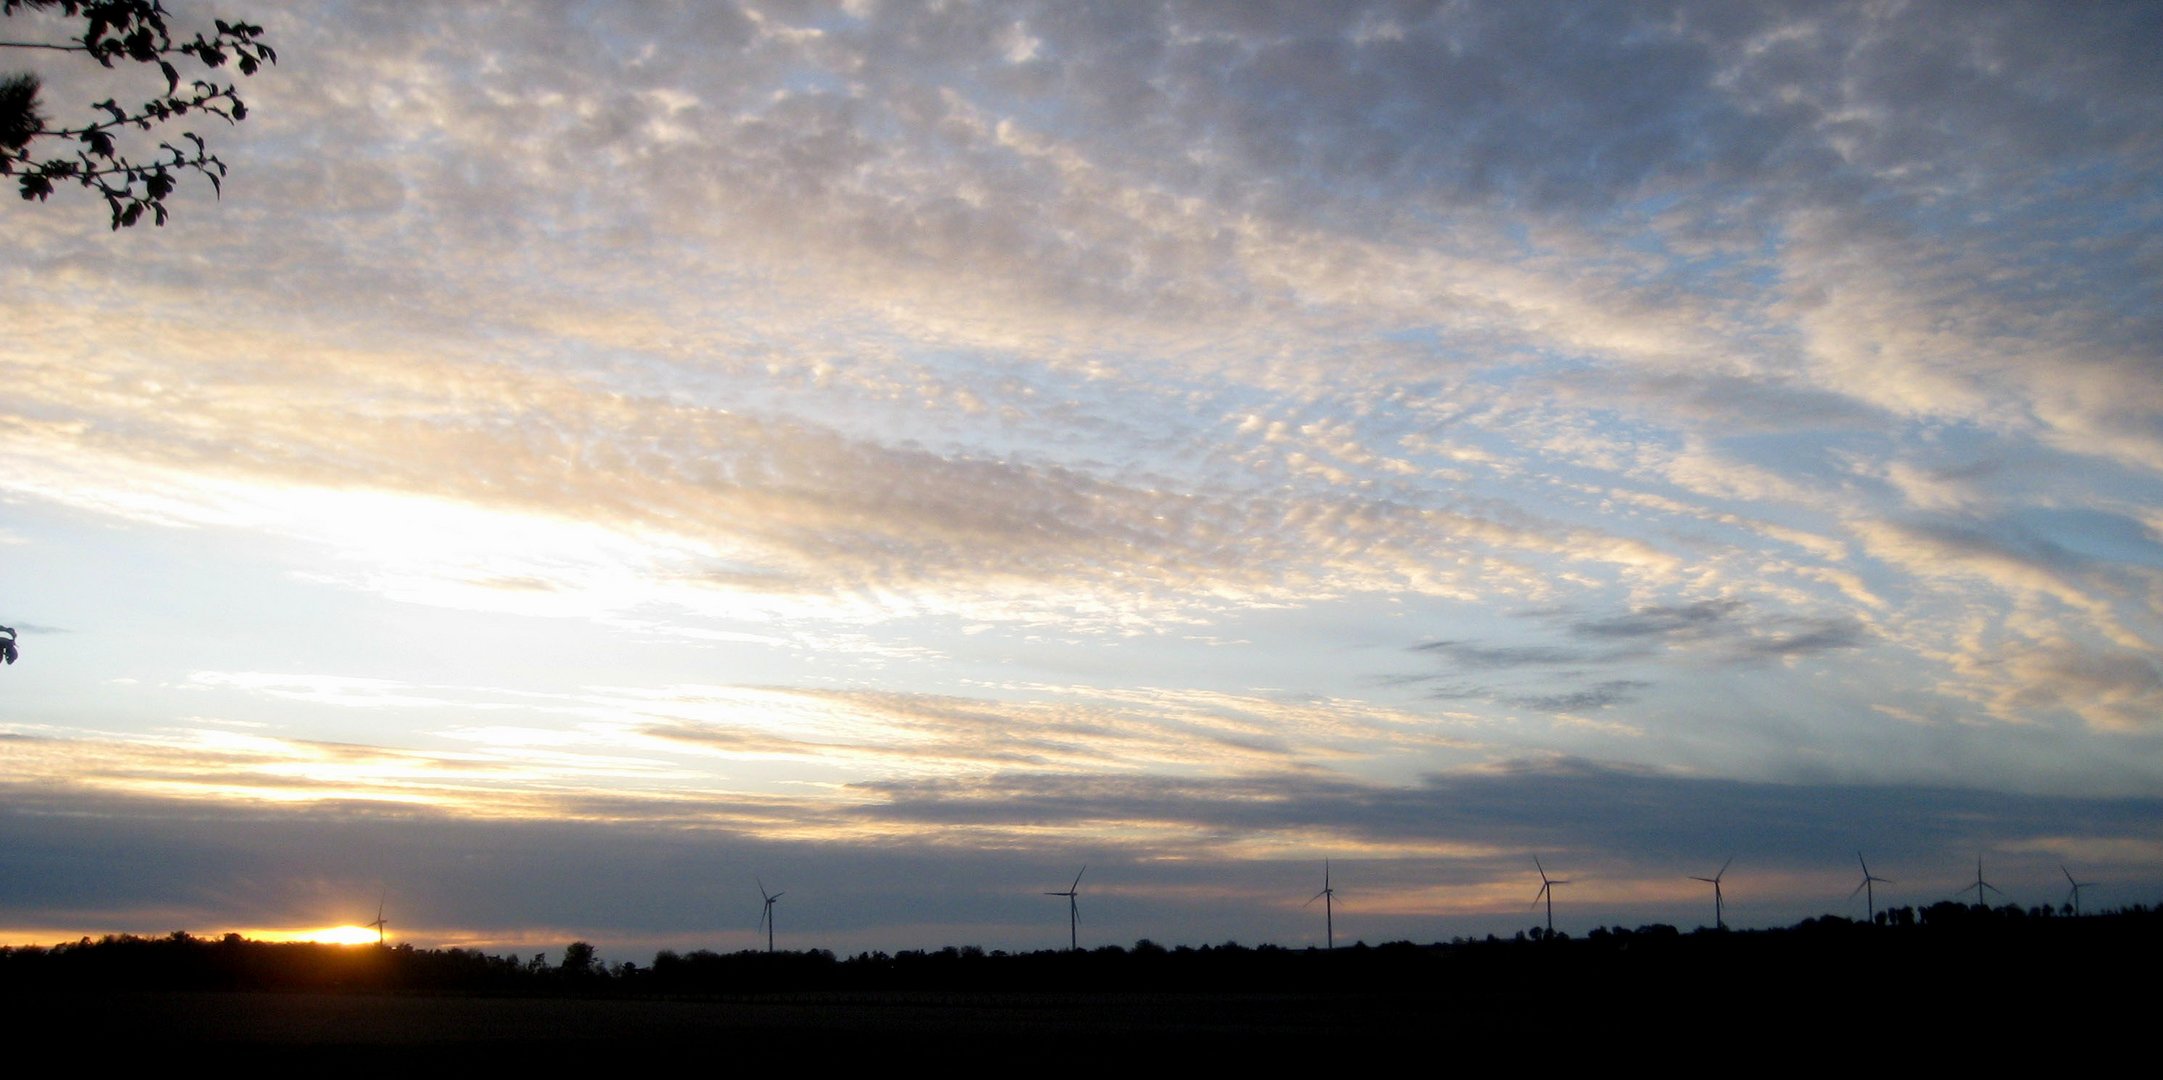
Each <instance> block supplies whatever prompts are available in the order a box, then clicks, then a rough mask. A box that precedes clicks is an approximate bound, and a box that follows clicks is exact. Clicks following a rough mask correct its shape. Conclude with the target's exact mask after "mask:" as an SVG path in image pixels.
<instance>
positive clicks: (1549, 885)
mask: <svg viewBox="0 0 2163 1080" xmlns="http://www.w3.org/2000/svg"><path fill="white" fill-rule="evenodd" d="M1532 865H1533V866H1535V867H1538V868H1539V871H1540V891H1539V892H1537V893H1535V894H1533V897H1532V902H1533V903H1535V904H1537V903H1539V902H1540V901H1541V900H1543V899H1544V900H1546V901H1547V936H1548V937H1554V936H1555V886H1557V885H1568V884H1569V881H1568V880H1567V879H1564V880H1561V881H1553V880H1549V879H1548V877H1547V868H1546V867H1544V866H1540V857H1539V856H1537V855H1534V856H1533V857H1532Z"/></svg>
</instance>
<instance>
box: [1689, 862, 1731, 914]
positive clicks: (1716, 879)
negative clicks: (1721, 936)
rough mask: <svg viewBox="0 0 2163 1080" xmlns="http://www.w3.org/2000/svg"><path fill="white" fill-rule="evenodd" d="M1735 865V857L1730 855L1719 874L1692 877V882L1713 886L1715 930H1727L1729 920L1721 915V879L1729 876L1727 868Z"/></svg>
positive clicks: (1721, 866)
mask: <svg viewBox="0 0 2163 1080" xmlns="http://www.w3.org/2000/svg"><path fill="white" fill-rule="evenodd" d="M1734 864H1735V857H1734V856H1733V855H1730V856H1728V857H1727V861H1726V862H1724V863H1721V864H1720V872H1719V873H1717V874H1714V875H1713V876H1711V877H1698V876H1697V875H1696V874H1691V875H1690V880H1691V881H1702V882H1704V883H1706V884H1708V885H1710V886H1712V928H1713V929H1715V930H1725V929H1727V920H1726V918H1725V917H1724V916H1723V915H1722V914H1721V910H1720V905H1721V902H1722V899H1723V898H1722V897H1721V895H1720V879H1721V878H1724V877H1726V876H1727V868H1728V867H1730V866H1733V865H1734Z"/></svg>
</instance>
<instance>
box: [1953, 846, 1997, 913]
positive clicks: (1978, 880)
mask: <svg viewBox="0 0 2163 1080" xmlns="http://www.w3.org/2000/svg"><path fill="white" fill-rule="evenodd" d="M1984 889H1989V890H1990V891H1991V892H1994V893H1997V894H1998V895H1999V896H2004V895H2005V890H2004V889H2001V888H1999V887H1997V886H1996V885H1992V884H1991V883H1990V882H1987V881H1984V880H1983V857H1982V856H1981V855H1977V856H1976V857H1975V906H1976V907H1979V908H1984V909H1986V910H1987V909H1988V908H1989V907H1990V904H1989V902H1988V901H1986V900H1984V899H1983V890H1984ZM1960 891H1961V892H1967V891H1968V890H1966V889H1962V890H1960Z"/></svg>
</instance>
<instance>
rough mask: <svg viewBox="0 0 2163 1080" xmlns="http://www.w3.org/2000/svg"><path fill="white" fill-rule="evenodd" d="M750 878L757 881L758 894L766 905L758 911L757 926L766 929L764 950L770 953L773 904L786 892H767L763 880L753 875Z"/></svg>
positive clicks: (771, 947) (772, 947) (772, 949)
mask: <svg viewBox="0 0 2163 1080" xmlns="http://www.w3.org/2000/svg"><path fill="white" fill-rule="evenodd" d="M751 880H753V881H757V882H758V883H759V896H760V897H762V898H764V899H765V901H766V906H765V907H764V908H763V909H761V910H760V911H759V926H760V927H761V928H763V929H764V930H765V931H766V951H767V952H768V953H769V954H770V953H772V952H773V951H774V905H775V904H776V903H779V902H780V900H781V898H782V897H783V896H786V895H788V894H787V893H771V894H769V893H767V891H766V883H765V882H764V881H760V880H759V879H758V878H757V877H753V878H752V879H751Z"/></svg>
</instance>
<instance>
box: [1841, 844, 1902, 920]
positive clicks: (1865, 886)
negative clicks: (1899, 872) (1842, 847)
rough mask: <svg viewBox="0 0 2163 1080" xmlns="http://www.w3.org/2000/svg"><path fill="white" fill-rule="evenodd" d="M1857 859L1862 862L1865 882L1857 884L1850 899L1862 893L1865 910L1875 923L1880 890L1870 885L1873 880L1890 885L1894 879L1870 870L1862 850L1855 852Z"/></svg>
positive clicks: (1849, 896) (1850, 894) (1849, 895)
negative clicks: (1877, 874)
mask: <svg viewBox="0 0 2163 1080" xmlns="http://www.w3.org/2000/svg"><path fill="white" fill-rule="evenodd" d="M1855 861H1856V862H1858V863H1862V867H1863V883H1862V884H1860V885H1857V886H1855V892H1851V893H1849V894H1848V899H1850V900H1853V899H1855V893H1862V894H1863V904H1864V910H1866V911H1868V912H1869V913H1870V922H1872V923H1873V924H1874V923H1876V922H1877V921H1878V891H1877V890H1876V889H1873V888H1871V887H1870V886H1871V884H1872V883H1873V882H1875V883H1877V884H1880V885H1890V884H1892V879H1890V878H1881V877H1878V876H1876V875H1875V874H1872V873H1871V872H1870V864H1869V863H1867V862H1863V853H1862V852H1860V851H1858V852H1856V853H1855Z"/></svg>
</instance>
